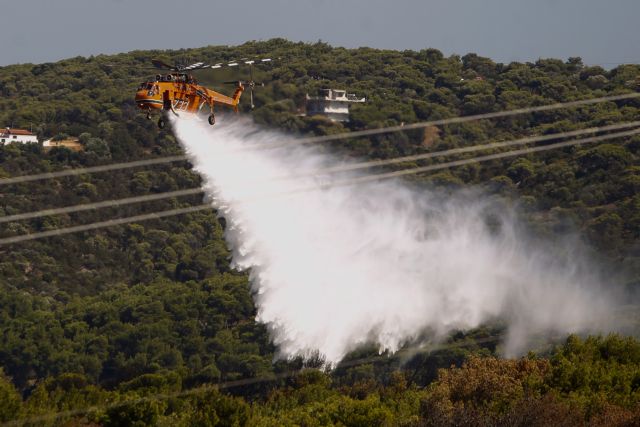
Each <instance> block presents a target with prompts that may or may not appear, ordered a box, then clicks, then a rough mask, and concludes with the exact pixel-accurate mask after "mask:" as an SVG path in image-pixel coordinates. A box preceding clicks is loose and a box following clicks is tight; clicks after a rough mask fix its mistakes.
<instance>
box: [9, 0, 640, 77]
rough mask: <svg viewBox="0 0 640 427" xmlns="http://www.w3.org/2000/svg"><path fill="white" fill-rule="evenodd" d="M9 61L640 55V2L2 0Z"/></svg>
mask: <svg viewBox="0 0 640 427" xmlns="http://www.w3.org/2000/svg"><path fill="white" fill-rule="evenodd" d="M0 6H1V8H0V16H2V24H1V25H0V66H2V65H7V64H13V63H24V62H33V63H40V62H48V61H55V60H59V59H63V58H68V57H73V56H78V55H83V56H88V55H97V54H101V53H107V54H109V53H119V52H128V51H131V50H135V49H151V48H154V49H174V48H188V47H201V46H206V45H220V44H223V45H224V44H231V45H234V44H241V43H243V42H245V41H248V40H265V39H269V38H273V37H284V38H287V39H290V40H295V41H308V42H315V41H317V40H320V39H321V40H323V41H326V42H328V43H330V44H332V45H334V46H345V47H358V46H370V47H377V48H390V49H399V50H403V49H414V50H419V49H423V48H427V47H434V48H437V49H440V50H442V51H443V52H444V53H445V54H447V55H449V54H452V53H458V54H465V53H468V52H475V53H478V54H479V55H482V56H488V57H491V58H493V59H494V60H496V61H500V62H509V61H527V60H536V59H538V58H540V57H556V58H561V59H566V58H568V57H570V56H581V57H582V58H583V59H584V61H585V62H586V63H588V64H604V65H605V66H607V67H610V66H614V65H616V64H615V63H621V62H622V63H627V62H634V63H638V62H640V26H639V25H638V23H637V20H638V16H640V0H608V1H607V0H387V1H382V0H313V1H311V0H245V1H241V0H235V1H233V0H225V1H217V0H0Z"/></svg>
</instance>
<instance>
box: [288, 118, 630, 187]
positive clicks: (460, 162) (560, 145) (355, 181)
mask: <svg viewBox="0 0 640 427" xmlns="http://www.w3.org/2000/svg"><path fill="white" fill-rule="evenodd" d="M637 134H640V129H634V130H630V131H626V132H618V133H612V134H609V135H600V136H593V137H589V138H582V139H576V140H571V141H565V142H558V143H555V144H549V145H542V146H539V147H530V148H523V149H520V150H513V151H507V152H504V153H497V154H489V155H486V156H479V157H473V158H470V159H464V160H456V161H451V162H447V163H440V164H436V165H429V166H422V167H418V168H412V169H403V170H399V171H394V172H387V173H382V174H377V175H365V176H362V177H357V178H351V179H346V180H343V181H337V182H332V183H330V184H327V185H326V187H327V188H330V187H335V186H343V185H354V184H361V183H365V182H372V181H380V180H385V179H389V178H397V177H401V176H406V175H415V174H419V173H423V172H432V171H436V170H439V169H447V168H450V167H454V166H463V165H468V164H471V163H481V162H487V161H490V160H498V159H503V158H506V157H513V156H519V155H525V154H531V153H537V152H541V151H547V150H554V149H556V148H564V147H570V146H574V145H581V144H587V143H592V142H599V141H606V140H608V139H614V138H624V137H627V136H633V135H637ZM294 191H295V190H294ZM305 191H310V189H300V190H297V191H296V192H305Z"/></svg>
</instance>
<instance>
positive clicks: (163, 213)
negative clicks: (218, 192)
mask: <svg viewBox="0 0 640 427" xmlns="http://www.w3.org/2000/svg"><path fill="white" fill-rule="evenodd" d="M205 209H213V207H212V206H211V205H210V204H206V203H205V204H202V205H196V206H189V207H186V208H178V209H170V210H167V211H160V212H151V213H148V214H143V215H136V216H131V217H126V218H117V219H110V220H107V221H101V222H93V223H91V224H84V225H76V226H74V227H66V228H58V229H55V230H48V231H41V232H39V233H33V234H23V235H20V236H13V237H5V238H2V239H0V245H8V244H11V243H19V242H24V241H27V240H34V239H41V238H44V237H52V236H61V235H63V234H69V233H77V232H80V231H89V230H96V229H98V228H104V227H112V226H114V225H123V224H129V223H131V222H141V221H148V220H150V219H159V218H165V217H168V216H175V215H182V214H186V213H192V212H198V211H202V210H205Z"/></svg>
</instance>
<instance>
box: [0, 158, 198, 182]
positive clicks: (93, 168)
mask: <svg viewBox="0 0 640 427" xmlns="http://www.w3.org/2000/svg"><path fill="white" fill-rule="evenodd" d="M184 160H188V159H187V157H186V156H169V157H159V158H157V159H147V160H136V161H133V162H122V163H112V164H109V165H102V166H91V167H88V168H75V169H67V170H62V171H57V172H45V173H39V174H35V175H23V176H15V177H12V178H3V179H0V185H9V184H20V183H23V182H29V181H38V180H42V179H52V178H62V177H65V176H76V175H86V174H90V173H98V172H109V171H114V170H119V169H130V168H139V167H143V166H151V165H158V164H162V163H172V162H181V161H184Z"/></svg>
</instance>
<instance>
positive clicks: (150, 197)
mask: <svg viewBox="0 0 640 427" xmlns="http://www.w3.org/2000/svg"><path fill="white" fill-rule="evenodd" d="M202 192H203V190H202V189H201V188H189V189H186V190H177V191H169V192H164V193H155V194H147V195H144V196H135V197H127V198H124V199H114V200H105V201H102V202H94V203H85V204H82V205H75V206H66V207H63V208H53V209H44V210H41V211H36V212H26V213H21V214H15V215H7V216H0V223H4V222H13V221H21V220H25V219H33V218H40V217H43V216H50V215H60V214H66V213H73V212H80V211H87V210H94V209H101V208H111V207H115V206H124V205H129V204H132V203H146V202H152V201H156V200H162V199H169V198H172V197H182V196H190V195H193V194H199V193H202Z"/></svg>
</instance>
